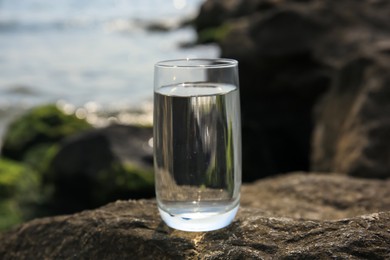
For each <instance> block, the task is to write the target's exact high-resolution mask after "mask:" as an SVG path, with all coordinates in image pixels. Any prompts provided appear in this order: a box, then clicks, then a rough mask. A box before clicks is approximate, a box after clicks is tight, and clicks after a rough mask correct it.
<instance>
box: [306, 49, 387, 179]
mask: <svg viewBox="0 0 390 260" xmlns="http://www.w3.org/2000/svg"><path fill="white" fill-rule="evenodd" d="M372 49H374V50H375V47H374V46H372ZM377 51H378V52H379V51H381V50H377ZM389 64H390V57H381V58H379V57H378V56H375V53H374V54H371V55H368V56H367V58H363V57H362V58H357V59H354V60H351V61H350V62H348V63H347V64H346V65H345V66H344V67H343V69H341V71H340V73H339V75H338V78H337V80H336V82H335V84H334V85H333V86H332V89H331V90H330V91H329V93H327V95H326V96H325V97H324V98H323V100H322V102H321V103H319V104H318V105H317V108H316V111H317V114H316V128H315V130H314V136H313V142H312V152H313V154H312V170H313V171H330V172H341V173H346V174H349V175H352V176H359V177H366V178H388V177H390V143H389V142H388V140H389V138H390V102H389V101H390V85H389V84H390V76H389V71H390V65H389Z"/></svg>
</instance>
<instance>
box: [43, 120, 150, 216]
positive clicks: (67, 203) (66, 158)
mask: <svg viewBox="0 0 390 260" xmlns="http://www.w3.org/2000/svg"><path fill="white" fill-rule="evenodd" d="M152 135H153V133H152V128H147V127H136V126H125V125H112V126H109V127H106V128H99V129H92V130H89V131H85V132H83V133H80V134H78V135H74V136H71V137H69V138H67V139H65V140H64V141H63V142H62V144H61V145H60V148H59V151H58V153H57V154H56V155H55V157H54V158H53V160H52V162H51V165H50V169H49V172H48V173H47V176H48V177H47V178H48V182H49V183H51V184H53V185H54V187H55V192H54V201H53V203H52V204H53V206H55V205H58V206H57V207H56V210H55V211H56V212H57V213H71V212H75V211H79V210H83V209H87V208H94V207H98V206H101V205H104V204H106V203H108V202H109V201H113V200H117V199H128V198H145V197H152V196H154V175H153V167H152V166H153V154H152V150H153V149H152V147H151V146H150V145H149V141H150V139H151V138H152Z"/></svg>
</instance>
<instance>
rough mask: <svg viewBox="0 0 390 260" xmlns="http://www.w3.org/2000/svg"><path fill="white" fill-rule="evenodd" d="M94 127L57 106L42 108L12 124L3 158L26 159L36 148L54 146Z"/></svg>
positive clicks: (5, 140) (7, 132) (27, 113)
mask: <svg viewBox="0 0 390 260" xmlns="http://www.w3.org/2000/svg"><path fill="white" fill-rule="evenodd" d="M89 128H91V126H90V125H89V124H88V123H87V122H86V121H85V120H82V119H79V118H77V117H76V116H75V115H67V114H65V113H64V112H62V111H61V110H60V109H58V108H57V107H56V106H55V105H45V106H39V107H35V108H33V109H31V110H30V111H28V112H26V113H25V114H24V115H22V116H21V117H20V118H17V119H16V120H15V121H14V122H12V123H11V124H10V125H9V127H8V129H7V131H6V134H5V136H4V141H3V146H2V148H1V155H2V156H3V157H6V158H9V159H14V160H23V158H24V156H25V155H26V153H27V152H28V151H29V149H31V148H33V147H34V146H35V145H38V144H39V145H41V144H53V143H56V142H58V141H60V140H61V139H63V138H64V137H66V136H70V135H72V134H75V133H77V132H80V131H82V130H85V129H89Z"/></svg>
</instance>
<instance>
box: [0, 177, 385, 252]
mask: <svg viewBox="0 0 390 260" xmlns="http://www.w3.org/2000/svg"><path fill="white" fill-rule="evenodd" d="M379 183H382V184H379ZM365 184H366V185H367V186H368V187H369V188H365V187H366V186H365ZM381 185H382V186H381ZM265 187H271V188H268V189H267V190H262V189H263V188H265ZM373 189H376V191H378V190H381V191H380V192H382V193H381V195H386V193H383V192H385V191H384V190H386V192H388V190H389V182H388V181H387V182H379V181H373V180H356V179H353V178H351V177H346V176H335V175H318V174H313V175H306V174H297V173H296V174H292V175H287V176H281V177H278V178H275V179H269V180H264V182H263V181H259V182H257V183H256V184H253V186H250V187H247V188H244V189H243V193H242V195H243V204H244V205H245V206H243V207H241V209H240V210H239V213H238V215H237V217H236V219H235V221H234V222H233V223H232V224H231V225H230V226H228V227H227V228H225V229H221V230H217V231H212V232H202V233H201V232H195V233H188V232H182V231H177V230H173V229H170V228H168V227H167V226H166V225H165V224H164V223H163V222H161V219H160V217H159V215H158V212H157V208H156V203H155V201H154V200H140V201H117V202H115V203H111V204H108V205H106V206H104V207H102V208H99V209H96V210H91V211H84V212H81V213H77V214H74V215H68V216H58V217H51V218H43V219H37V220H33V221H31V222H28V223H25V224H23V225H21V226H20V227H18V228H17V229H14V230H13V231H10V232H8V233H4V234H2V235H1V236H0V258H1V259H29V258H31V256H34V257H35V258H52V259H53V258H55V259H59V258H61V259H69V258H96V259H102V258H104V259H123V258H142V259H156V258H158V259H177V258H189V259H192V258H194V259H197V258H199V259H262V258H265V259H268V258H272V259H327V258H348V259H362V258H363V259H387V258H389V256H390V232H389V231H390V212H389V204H388V199H385V202H384V203H383V204H381V203H380V202H379V201H376V200H377V197H376V195H374V194H371V193H369V191H370V192H372V190H373ZM255 190H257V191H259V193H258V194H257V195H256V194H255V193H254V191H255ZM317 190H320V191H322V192H319V191H317ZM349 190H352V192H351V193H349V192H348V191H349ZM359 190H360V191H362V192H361V193H360V194H361V196H360V197H359V196H356V194H357V192H358V191H359ZM311 191H312V192H313V194H314V196H313V197H311V196H310V193H308V192H311ZM329 193H330V194H332V195H329ZM274 195H276V196H274ZM300 195H302V199H301V197H300ZM247 196H248V197H247ZM251 196H252V198H250V197H251ZM254 196H256V201H258V203H257V204H256V205H255V204H253V205H252V206H259V208H255V207H248V206H249V205H250V204H249V203H248V200H249V201H253V197H254ZM289 196H292V198H293V199H292V200H290V201H284V200H286V199H287V200H288V198H289ZM340 196H346V197H345V198H340ZM378 196H380V195H378ZM246 197H247V198H246ZM387 197H388V193H387ZM269 199H271V200H274V204H273V205H274V206H272V203H268V202H267V200H269ZM246 200H247V202H245V201H246ZM340 200H341V201H342V200H344V201H348V203H346V204H345V206H343V210H344V212H348V211H349V210H350V209H352V212H354V209H356V207H355V206H354V205H353V204H354V203H358V204H359V202H360V201H367V205H368V204H369V203H370V202H373V203H376V206H374V207H372V208H371V209H367V211H365V210H362V211H358V212H356V213H359V214H364V215H359V216H353V217H352V215H349V213H347V214H345V215H343V214H336V215H333V216H330V217H329V215H326V214H325V215H321V214H317V215H315V216H316V217H315V219H310V216H311V215H310V214H306V213H305V212H306V211H307V210H308V209H307V208H305V207H302V205H301V204H300V203H301V202H303V203H304V204H305V203H307V202H310V203H311V204H310V205H317V206H318V207H317V208H318V209H320V208H321V207H323V208H325V211H324V212H326V211H327V212H329V210H331V208H333V209H335V210H336V211H339V212H341V210H340V207H339V206H338V203H339V202H338V203H335V202H337V201H340ZM386 200H387V201H386ZM262 202H264V203H262ZM277 203H281V206H280V207H279V208H277V207H275V205H277ZM287 203H292V205H290V207H289V209H288V210H287V211H284V212H283V208H284V207H283V206H284V205H287ZM363 204H364V203H363ZM307 205H309V204H307ZM325 205H327V206H325ZM294 206H295V207H294ZM371 210H378V211H382V212H376V213H372V211H371ZM346 216H348V217H346ZM301 217H304V218H301Z"/></svg>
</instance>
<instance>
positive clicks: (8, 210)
mask: <svg viewBox="0 0 390 260" xmlns="http://www.w3.org/2000/svg"><path fill="white" fill-rule="evenodd" d="M23 220H24V219H23V212H22V210H21V208H20V206H19V205H18V203H17V202H16V201H15V200H12V199H8V200H0V231H4V230H7V229H9V228H11V227H13V226H15V225H17V224H20V223H22V222H23Z"/></svg>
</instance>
